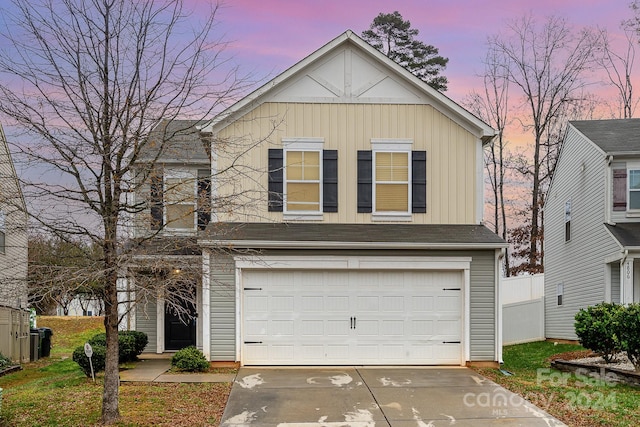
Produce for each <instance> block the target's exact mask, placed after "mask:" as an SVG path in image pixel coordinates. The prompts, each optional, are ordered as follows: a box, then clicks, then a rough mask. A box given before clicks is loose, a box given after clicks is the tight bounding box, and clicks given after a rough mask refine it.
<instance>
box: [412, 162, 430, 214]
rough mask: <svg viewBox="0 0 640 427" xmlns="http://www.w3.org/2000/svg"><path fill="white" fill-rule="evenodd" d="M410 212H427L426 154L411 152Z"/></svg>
mask: <svg viewBox="0 0 640 427" xmlns="http://www.w3.org/2000/svg"><path fill="white" fill-rule="evenodd" d="M411 212H414V213H425V212H427V152H426V151H413V152H411Z"/></svg>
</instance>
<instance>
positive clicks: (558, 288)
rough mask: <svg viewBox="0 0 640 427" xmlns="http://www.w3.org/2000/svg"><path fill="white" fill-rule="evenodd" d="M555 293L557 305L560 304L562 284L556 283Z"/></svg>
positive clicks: (562, 293) (562, 290)
mask: <svg viewBox="0 0 640 427" xmlns="http://www.w3.org/2000/svg"><path fill="white" fill-rule="evenodd" d="M556 294H557V296H558V305H562V296H563V295H564V284H562V283H558V285H557V286H556Z"/></svg>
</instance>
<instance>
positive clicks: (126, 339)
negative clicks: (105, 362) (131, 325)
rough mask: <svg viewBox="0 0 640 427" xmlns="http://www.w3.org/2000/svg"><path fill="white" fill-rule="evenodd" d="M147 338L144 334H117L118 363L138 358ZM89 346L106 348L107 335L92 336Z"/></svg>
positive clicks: (125, 332)
mask: <svg viewBox="0 0 640 427" xmlns="http://www.w3.org/2000/svg"><path fill="white" fill-rule="evenodd" d="M148 342H149V338H148V337H147V334H145V333H144V332H138V331H120V332H118V361H119V363H124V362H131V361H134V360H136V359H137V358H138V355H140V354H141V353H142V352H143V351H144V348H145V346H146V345H147V343H148ZM89 344H91V346H102V347H106V346H107V335H106V334H105V333H104V332H103V333H101V334H97V335H94V336H93V337H92V338H91V339H90V340H89Z"/></svg>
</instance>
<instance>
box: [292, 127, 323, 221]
mask: <svg viewBox="0 0 640 427" xmlns="http://www.w3.org/2000/svg"><path fill="white" fill-rule="evenodd" d="M323 144H324V141H323V140H322V139H318V138H291V139H283V141H282V146H283V156H284V159H283V160H284V182H283V190H284V206H283V208H284V209H283V212H284V213H285V215H286V214H293V215H297V216H305V215H320V214H322V148H323Z"/></svg>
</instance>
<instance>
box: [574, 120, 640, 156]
mask: <svg viewBox="0 0 640 427" xmlns="http://www.w3.org/2000/svg"><path fill="white" fill-rule="evenodd" d="M571 124H572V125H573V126H574V127H575V128H576V129H578V130H579V131H580V132H582V133H583V134H584V135H585V136H586V137H587V138H589V139H590V140H591V141H593V143H594V144H596V145H597V146H598V147H600V148H601V149H602V150H603V151H605V152H606V153H633V152H637V153H639V154H640V119H622V120H577V121H572V122H571Z"/></svg>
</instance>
